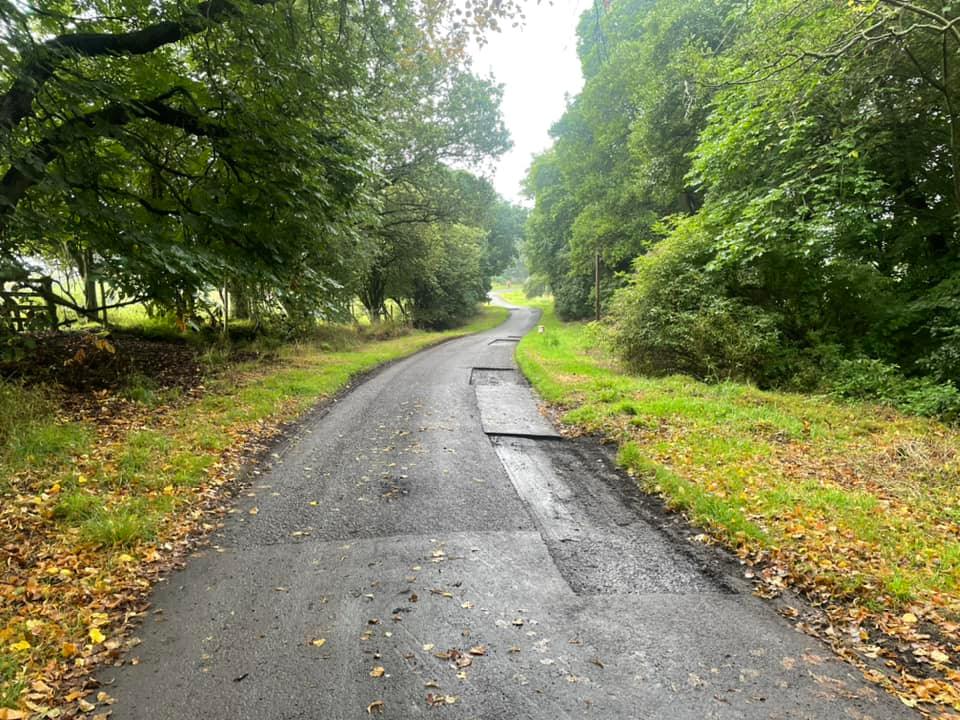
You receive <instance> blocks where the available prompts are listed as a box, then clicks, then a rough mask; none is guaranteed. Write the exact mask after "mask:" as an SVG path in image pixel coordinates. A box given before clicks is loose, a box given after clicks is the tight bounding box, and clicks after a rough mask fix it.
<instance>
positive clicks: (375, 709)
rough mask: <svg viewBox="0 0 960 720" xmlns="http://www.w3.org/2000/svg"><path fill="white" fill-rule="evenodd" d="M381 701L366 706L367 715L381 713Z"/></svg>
mask: <svg viewBox="0 0 960 720" xmlns="http://www.w3.org/2000/svg"><path fill="white" fill-rule="evenodd" d="M383 707H384V705H383V700H374V701H373V702H372V703H370V704H369V705H367V715H373V714H374V713H381V714H382V713H383Z"/></svg>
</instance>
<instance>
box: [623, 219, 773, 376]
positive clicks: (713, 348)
mask: <svg viewBox="0 0 960 720" xmlns="http://www.w3.org/2000/svg"><path fill="white" fill-rule="evenodd" d="M709 252H710V251H709V246H708V243H706V242H705V240H704V238H703V237H701V236H700V235H698V234H697V233H683V232H680V233H676V234H674V235H673V236H671V237H670V238H669V239H667V240H664V241H663V242H662V243H660V245H659V246H658V247H657V248H656V250H654V251H653V252H651V253H649V254H648V255H646V256H643V257H641V258H639V259H638V260H637V261H636V263H635V265H634V275H633V277H632V278H631V281H630V283H629V285H627V286H626V287H625V288H622V289H621V290H619V291H617V292H616V293H615V295H614V300H613V305H612V326H613V327H612V330H613V332H612V336H611V344H612V345H613V349H614V351H615V352H616V353H617V355H619V357H620V358H621V359H622V360H623V361H624V362H626V363H627V365H629V366H630V367H631V368H633V369H634V370H637V371H639V372H643V373H648V374H652V375H667V374H672V373H685V374H688V375H692V376H694V377H697V378H700V379H704V380H721V379H741V380H754V381H760V382H763V381H766V380H768V379H769V377H768V376H769V374H770V368H773V367H775V366H776V359H777V357H778V356H779V355H780V354H781V343H780V333H779V330H778V320H779V318H778V317H777V316H775V315H773V314H771V313H768V312H765V311H763V310H762V309H760V308H758V307H755V306H752V305H749V304H747V303H745V302H743V301H741V300H739V299H736V298H730V297H724V296H723V295H722V294H721V293H722V287H723V286H722V283H720V282H718V280H717V278H715V277H711V276H710V275H709V272H708V270H706V265H707V259H708V257H709Z"/></svg>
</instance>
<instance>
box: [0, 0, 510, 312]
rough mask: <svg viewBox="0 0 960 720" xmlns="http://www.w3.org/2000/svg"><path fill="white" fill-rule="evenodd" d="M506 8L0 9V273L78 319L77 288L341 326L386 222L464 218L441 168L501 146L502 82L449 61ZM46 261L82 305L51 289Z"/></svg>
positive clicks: (487, 0)
mask: <svg viewBox="0 0 960 720" xmlns="http://www.w3.org/2000/svg"><path fill="white" fill-rule="evenodd" d="M516 10H517V6H516V5H515V4H514V3H511V2H500V1H499V0H473V1H472V2H468V3H455V2H448V1H447V0H422V1H418V0H411V1H409V2H408V1H406V0H403V1H401V2H379V1H376V0H375V1H373V2H369V1H365V2H359V1H355V0H306V1H304V2H301V1H294V0H205V1H204V2H200V3H198V4H194V5H189V4H183V3H167V2H162V3H149V2H140V1H138V0H132V1H131V2H125V3H123V4H122V6H120V7H118V6H116V4H115V3H105V2H102V0H68V1H67V2H60V1H59V0H58V1H53V0H41V1H39V2H37V3H33V4H31V5H23V4H21V3H16V2H4V3H3V4H2V15H3V21H2V22H0V147H2V155H0V278H2V279H3V280H4V281H12V282H20V283H25V284H27V285H30V283H33V287H35V288H36V289H37V290H38V291H39V292H41V293H46V294H47V295H50V296H51V298H52V299H53V300H55V301H56V303H57V304H59V305H62V306H66V307H70V308H72V309H74V310H76V311H77V312H79V313H81V314H87V315H89V316H94V315H96V312H97V310H98V309H99V307H98V306H99V305H101V304H103V303H104V302H106V303H107V304H109V302H107V301H104V300H103V299H102V298H101V299H100V300H98V299H97V295H96V286H95V283H96V282H101V283H103V282H105V283H107V284H108V286H109V287H110V288H111V292H112V296H113V298H114V302H132V301H139V300H147V301H149V302H151V303H153V304H154V305H156V306H158V307H161V308H166V309H170V310H171V311H173V312H175V313H176V314H177V316H178V317H180V318H188V317H190V316H192V315H195V314H196V313H197V307H198V305H201V304H203V303H204V302H206V300H205V299H206V298H207V297H208V295H209V293H210V291H211V289H212V288H229V289H230V290H231V291H232V292H233V294H234V295H235V296H236V297H237V298H238V300H240V301H241V303H240V304H241V305H242V306H243V307H244V310H245V311H248V310H249V309H250V307H251V305H256V304H258V303H259V304H261V305H263V306H270V307H274V308H282V312H283V313H284V314H285V315H287V316H288V317H293V318H296V317H313V316H315V315H316V314H317V313H320V314H326V315H329V316H335V315H337V314H338V313H339V314H342V313H343V312H344V308H345V307H347V306H348V305H349V298H351V297H353V295H354V294H355V293H357V292H361V291H362V290H363V289H364V287H365V286H366V285H368V284H369V282H368V281H369V278H370V274H371V273H372V272H376V266H377V264H378V262H381V261H382V260H383V258H384V256H385V254H386V253H388V252H389V251H385V250H384V249H383V247H382V245H383V244H384V243H390V242H402V240H400V239H399V238H398V237H397V233H398V232H400V231H397V230H395V229H396V228H409V227H412V226H426V225H431V224H433V223H437V222H447V223H454V224H456V223H457V222H460V221H461V218H459V217H457V216H456V211H457V209H456V208H449V207H442V206H441V203H438V202H436V201H435V200H436V197H437V195H438V193H439V192H441V190H442V189H443V188H444V187H445V186H446V185H449V184H450V183H454V182H455V178H454V175H455V173H453V171H452V170H450V169H449V168H450V167H451V166H453V165H456V166H458V167H467V168H473V169H481V167H482V164H483V162H484V161H485V160H487V159H489V158H491V157H495V156H496V155H497V154H499V153H500V152H502V151H503V150H504V149H505V148H506V147H508V144H509V140H508V138H507V135H506V131H505V130H504V128H503V124H502V121H501V120H500V116H499V89H498V88H497V86H496V85H495V84H493V83H492V81H490V80H488V79H484V78H480V77H477V76H475V75H473V74H471V72H470V71H469V68H468V66H467V63H466V62H465V55H464V49H465V47H466V44H467V42H468V41H469V40H470V39H471V38H474V37H477V36H481V35H482V33H483V32H485V31H488V30H490V29H491V28H494V29H495V28H496V27H497V24H498V23H499V22H502V21H503V20H504V18H506V17H510V16H511V15H512V14H513V13H515V12H516ZM496 201H497V199H496V198H491V199H490V200H489V202H490V203H494V202H496ZM491 228H492V223H491V224H489V225H488V226H484V232H483V233H481V235H480V239H479V240H478V241H477V242H478V243H479V249H478V252H480V254H481V256H482V257H487V255H488V254H489V253H488V251H487V249H486V242H487V236H488V235H489V234H490V230H491ZM401 234H402V233H401ZM407 234H409V233H407ZM428 234H429V233H428ZM426 236H427V235H426V234H425V235H423V237H421V238H419V240H423V238H424V237H426ZM423 242H426V241H425V240H424V241H423ZM428 244H429V243H428ZM418 252H419V253H420V254H421V255H423V254H425V253H428V251H427V250H422V251H418ZM415 254H416V253H415ZM51 263H54V264H60V265H66V266H68V267H72V268H73V269H75V270H76V271H78V272H79V274H80V275H81V276H82V278H83V280H84V286H85V297H83V298H80V299H76V298H74V297H73V296H72V295H70V294H68V293H67V292H65V291H66V289H67V288H65V287H64V288H62V289H61V290H63V291H57V292H54V291H53V290H52V289H51V285H50V283H49V281H48V278H49V277H50V276H51V274H53V276H54V277H55V278H56V277H57V276H56V274H55V273H51ZM483 269H488V268H483ZM478 272H480V270H478ZM407 280H410V278H407ZM481 284H482V282H481ZM405 292H407V293H408V294H407V295H405V298H407V299H409V298H412V285H409V283H408V286H407V287H406V288H405ZM254 299H256V301H254ZM376 309H379V308H376Z"/></svg>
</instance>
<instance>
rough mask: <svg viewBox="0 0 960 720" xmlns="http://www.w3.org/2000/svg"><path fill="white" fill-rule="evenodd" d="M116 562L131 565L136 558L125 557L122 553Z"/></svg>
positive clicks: (131, 556)
mask: <svg viewBox="0 0 960 720" xmlns="http://www.w3.org/2000/svg"><path fill="white" fill-rule="evenodd" d="M117 560H119V561H120V562H122V563H132V562H135V561H136V558H135V557H133V555H127V554H126V553H123V554H122V555H120V556H119V557H118V558H117Z"/></svg>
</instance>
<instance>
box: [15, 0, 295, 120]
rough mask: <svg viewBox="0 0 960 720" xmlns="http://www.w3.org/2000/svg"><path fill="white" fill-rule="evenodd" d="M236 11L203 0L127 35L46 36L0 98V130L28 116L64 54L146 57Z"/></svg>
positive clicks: (268, 1) (255, 0)
mask: <svg viewBox="0 0 960 720" xmlns="http://www.w3.org/2000/svg"><path fill="white" fill-rule="evenodd" d="M277 1H278V0H249V2H251V3H252V4H254V5H272V4H274V3H276V2H277ZM239 12H240V9H239V8H238V7H237V5H236V4H234V2H233V0H204V1H203V2H201V3H199V4H198V5H197V6H196V7H195V8H193V10H191V11H190V12H189V13H188V14H187V15H185V16H184V17H183V18H182V19H181V20H166V21H163V22H159V23H156V24H155V25H150V26H148V27H145V28H142V29H140V30H133V31H131V32H126V33H72V34H68V35H60V36H58V37H55V38H52V39H50V40H47V41H46V42H45V43H43V44H41V45H39V46H37V47H36V48H35V49H34V51H33V53H32V57H30V58H28V59H26V60H25V61H24V63H23V65H22V66H21V68H20V70H19V72H17V73H16V75H17V78H16V80H14V81H13V84H12V85H11V86H10V87H9V88H8V89H7V91H6V92H5V93H3V95H2V96H0V130H4V131H6V132H10V131H11V130H13V129H14V128H16V127H17V126H18V125H19V124H20V122H21V121H22V120H23V119H24V118H26V117H28V116H30V115H32V114H33V101H34V99H35V98H36V96H37V93H38V92H39V91H40V89H41V88H42V87H43V85H44V84H45V83H46V82H47V81H48V80H49V79H50V78H51V77H52V76H53V74H54V72H56V70H57V68H58V66H59V65H60V64H61V63H62V62H63V61H64V60H66V59H67V58H69V57H72V56H81V57H88V58H92V57H103V56H121V55H146V54H148V53H151V52H153V51H154V50H157V49H159V48H161V47H163V46H164V45H170V44H172V43H176V42H179V41H180V40H183V39H184V38H186V37H189V36H190V35H195V34H196V33H198V32H201V31H203V30H204V29H206V28H208V27H210V26H211V25H215V24H218V23H221V22H223V21H224V20H226V19H227V18H230V17H233V16H235V15H238V14H239Z"/></svg>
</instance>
